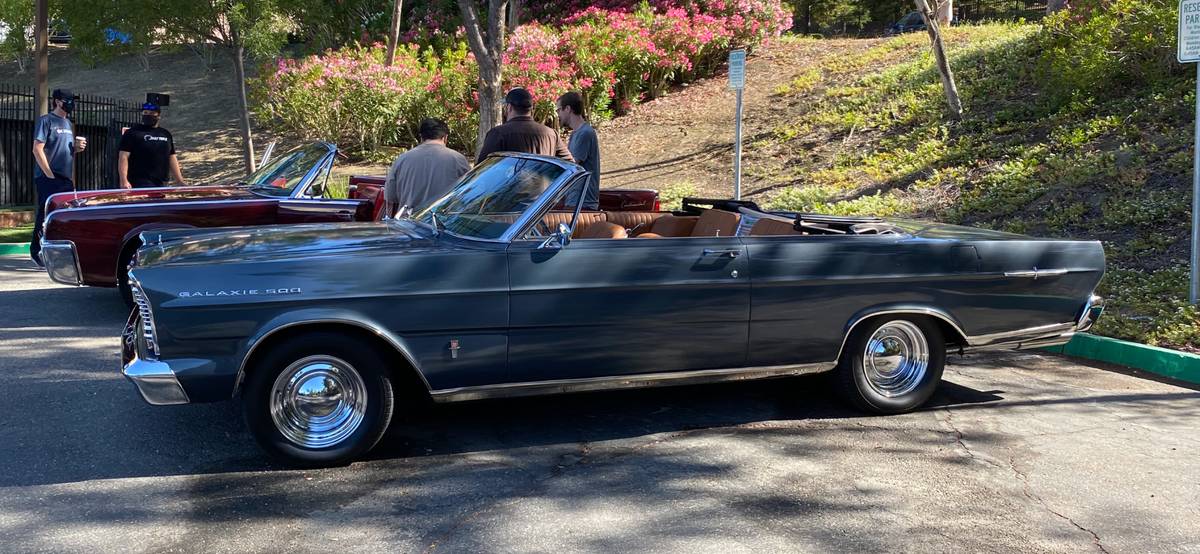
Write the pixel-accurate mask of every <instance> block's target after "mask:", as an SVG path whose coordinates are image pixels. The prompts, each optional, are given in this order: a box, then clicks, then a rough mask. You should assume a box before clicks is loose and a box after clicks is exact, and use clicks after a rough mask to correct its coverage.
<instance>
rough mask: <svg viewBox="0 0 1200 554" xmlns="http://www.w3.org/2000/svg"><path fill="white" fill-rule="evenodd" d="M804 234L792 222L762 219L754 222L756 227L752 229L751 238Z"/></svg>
mask: <svg viewBox="0 0 1200 554" xmlns="http://www.w3.org/2000/svg"><path fill="white" fill-rule="evenodd" d="M803 234H804V233H802V232H800V231H797V230H796V227H795V224H794V223H793V222H791V221H783V220H780V219H773V218H766V217H764V218H762V219H759V220H758V221H755V222H754V226H753V227H751V228H750V236H752V237H761V236H771V235H803Z"/></svg>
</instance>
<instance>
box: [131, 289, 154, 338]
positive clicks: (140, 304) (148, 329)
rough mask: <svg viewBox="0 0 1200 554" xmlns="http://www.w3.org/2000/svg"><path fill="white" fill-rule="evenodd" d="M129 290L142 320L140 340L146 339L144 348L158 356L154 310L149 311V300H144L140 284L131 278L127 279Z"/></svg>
mask: <svg viewBox="0 0 1200 554" xmlns="http://www.w3.org/2000/svg"><path fill="white" fill-rule="evenodd" d="M129 290H130V291H131V292H132V293H133V303H134V304H136V305H137V309H138V319H141V320H142V329H141V331H142V340H144V341H146V349H147V350H149V351H150V353H151V354H153V355H155V356H158V340H157V334H156V333H155V332H154V312H152V311H150V302H149V301H147V300H146V295H145V293H143V292H142V286H141V284H139V283H138V282H137V281H134V280H133V279H130V280H129Z"/></svg>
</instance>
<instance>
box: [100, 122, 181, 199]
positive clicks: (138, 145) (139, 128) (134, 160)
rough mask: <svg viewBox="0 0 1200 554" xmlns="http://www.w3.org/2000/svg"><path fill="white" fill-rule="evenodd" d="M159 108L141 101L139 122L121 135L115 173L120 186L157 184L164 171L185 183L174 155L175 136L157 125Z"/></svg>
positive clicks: (162, 180)
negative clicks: (140, 122) (118, 177)
mask: <svg viewBox="0 0 1200 554" xmlns="http://www.w3.org/2000/svg"><path fill="white" fill-rule="evenodd" d="M161 117H162V111H161V110H159V108H158V106H157V105H155V104H149V103H147V104H142V124H141V125H134V126H133V128H132V129H130V130H128V131H125V134H124V135H123V136H122V137H121V146H120V152H119V154H118V155H119V158H118V159H117V174H118V175H120V177H121V188H126V189H128V188H146V187H161V186H164V185H166V183H167V174H168V172H169V173H170V176H171V177H172V178H173V179H175V183H176V184H177V185H186V184H187V183H186V182H184V180H183V173H182V172H181V171H180V169H179V159H178V158H176V157H175V139H174V138H172V137H171V132H170V131H167V130H166V129H163V128H162V127H159V126H158V122H159V119H160V118H161Z"/></svg>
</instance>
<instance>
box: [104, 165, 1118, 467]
mask: <svg viewBox="0 0 1200 554" xmlns="http://www.w3.org/2000/svg"><path fill="white" fill-rule="evenodd" d="M585 176H586V172H585V171H583V170H582V169H581V168H580V167H578V166H576V165H573V164H569V163H565V162H561V161H558V160H555V159H549V158H543V157H538V156H529V155H511V154H510V155H502V156H493V157H490V158H488V159H487V160H485V161H484V162H483V163H481V164H480V165H479V166H478V167H476V168H475V169H474V170H473V171H472V172H471V173H469V174H467V176H466V177H464V179H463V180H462V181H461V182H460V183H459V184H458V185H457V187H456V188H455V189H454V190H453V191H452V192H451V193H449V194H448V195H447V196H445V197H444V198H442V199H440V200H438V201H437V202H435V203H434V204H432V205H431V206H430V207H428V208H427V209H425V210H423V211H421V212H419V213H417V214H415V215H414V216H413V217H411V218H408V219H401V220H392V221H384V222H376V223H361V224H343V225H325V224H314V225H293V226H287V227H246V228H240V229H221V230H193V231H162V232H156V231H152V232H146V233H142V235H141V241H142V242H143V243H144V246H143V247H142V248H140V249H139V250H138V253H137V257H136V259H135V261H134V267H133V269H131V270H130V273H129V282H130V285H131V289H132V292H133V297H134V299H135V301H136V304H137V308H136V309H135V310H134V311H133V313H132V314H131V316H130V320H129V323H128V325H127V327H126V329H125V334H124V341H123V345H124V347H123V372H124V375H125V376H126V377H128V378H129V379H130V380H132V381H133V382H134V383H135V384H136V386H137V388H138V390H139V391H140V392H141V395H142V396H143V398H144V399H145V400H146V401H148V402H150V403H151V404H183V403H188V402H211V401H219V400H226V399H231V398H235V397H238V396H239V395H240V398H241V402H242V404H243V407H244V413H245V417H246V420H247V422H248V425H249V428H250V430H251V431H252V433H253V435H254V436H255V438H256V439H257V440H258V442H259V443H260V444H261V446H262V447H263V448H264V449H265V450H266V451H267V452H269V453H270V454H272V455H275V456H277V457H280V458H282V459H284V460H287V461H288V462H290V463H293V464H296V465H329V464H339V463H345V462H347V461H350V460H353V459H355V458H356V457H359V456H361V455H362V454H364V453H365V452H367V451H368V450H370V449H371V448H372V447H373V446H374V445H375V444H376V442H378V441H379V440H380V437H382V436H383V433H384V431H385V430H386V429H387V427H388V424H389V421H390V420H391V418H392V412H393V408H394V406H395V405H396V403H397V402H410V401H414V400H419V399H432V400H433V401H436V402H449V401H460V400H473V399H482V398H495V397H508V396H521V395H536V394H554V393H563V392H575V391H589V390H600V389H613V388H622V387H641V386H649V385H664V384H686V383H702V382H713V381H725V380H734V379H755V378H769V377H783V376H791V375H800V374H806V373H814V372H830V371H831V372H834V377H835V378H834V382H835V383H836V384H837V387H838V388H839V389H840V391H841V392H842V393H843V394H844V395H845V396H846V397H847V398H848V399H849V400H850V401H851V402H853V403H854V404H855V405H856V406H858V407H859V408H861V409H864V410H868V411H873V412H877V413H897V412H904V411H908V410H912V409H915V408H917V407H919V406H921V405H922V404H923V403H924V402H925V401H926V400H927V399H929V397H930V395H932V394H933V392H934V389H935V388H936V387H937V386H938V383H939V382H940V380H941V376H942V368H943V365H944V363H945V360H946V353H947V351H948V350H953V351H958V350H960V349H974V348H1026V347H1036V346H1043V345H1052V344H1060V343H1063V342H1065V341H1067V340H1068V339H1070V337H1071V336H1072V334H1073V333H1076V332H1078V331H1081V330H1084V329H1087V328H1088V327H1089V326H1091V324H1092V322H1093V321H1094V320H1095V318H1096V317H1097V316H1098V315H1099V311H1100V300H1099V298H1097V297H1094V296H1093V295H1092V292H1093V289H1094V288H1095V287H1096V284H1097V283H1098V282H1099V281H1100V278H1101V275H1102V273H1103V268H1104V253H1103V250H1102V249H1101V247H1100V244H1099V243H1096V242H1082V241H1066V240H1041V239H1034V238H1029V237H1024V236H1020V235H1013V234H1007V233H1000V232H995V231H986V230H978V229H971V228H965V227H955V226H948V225H938V224H928V223H920V222H913V221H900V220H880V219H875V218H837V217H827V216H820V215H810V214H796V213H784V212H770V213H768V212H765V211H762V210H759V209H757V207H756V206H755V205H753V204H752V203H748V202H735V201H691V202H688V203H687V204H686V205H685V209H684V210H682V211H679V212H674V213H663V212H623V211H596V212H589V211H581V210H580V209H579V208H577V206H580V205H581V199H582V190H583V189H582V185H583V182H584V178H585ZM705 206H707V207H705Z"/></svg>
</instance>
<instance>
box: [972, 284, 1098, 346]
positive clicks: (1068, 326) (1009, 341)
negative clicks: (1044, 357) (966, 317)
mask: <svg viewBox="0 0 1200 554" xmlns="http://www.w3.org/2000/svg"><path fill="white" fill-rule="evenodd" d="M1102 312H1104V299H1103V298H1101V297H1099V296H1096V295H1092V296H1091V297H1090V298H1088V301H1087V304H1085V305H1084V306H1083V310H1082V311H1080V313H1079V317H1078V318H1077V319H1076V320H1075V321H1074V322H1073V323H1055V324H1053V325H1043V326H1040V327H1031V328H1029V329H1020V330H1017V331H1009V332H1005V333H993V334H990V335H978V336H974V337H967V346H966V348H964V350H972V351H977V350H999V349H1016V350H1024V349H1027V348H1042V347H1046V346H1059V345H1062V344H1066V343H1068V342H1070V341H1071V338H1072V337H1074V336H1075V333H1082V332H1084V331H1087V330H1088V329H1091V328H1092V325H1094V324H1095V323H1096V319H1097V318H1099V317H1100V314H1101V313H1102Z"/></svg>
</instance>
